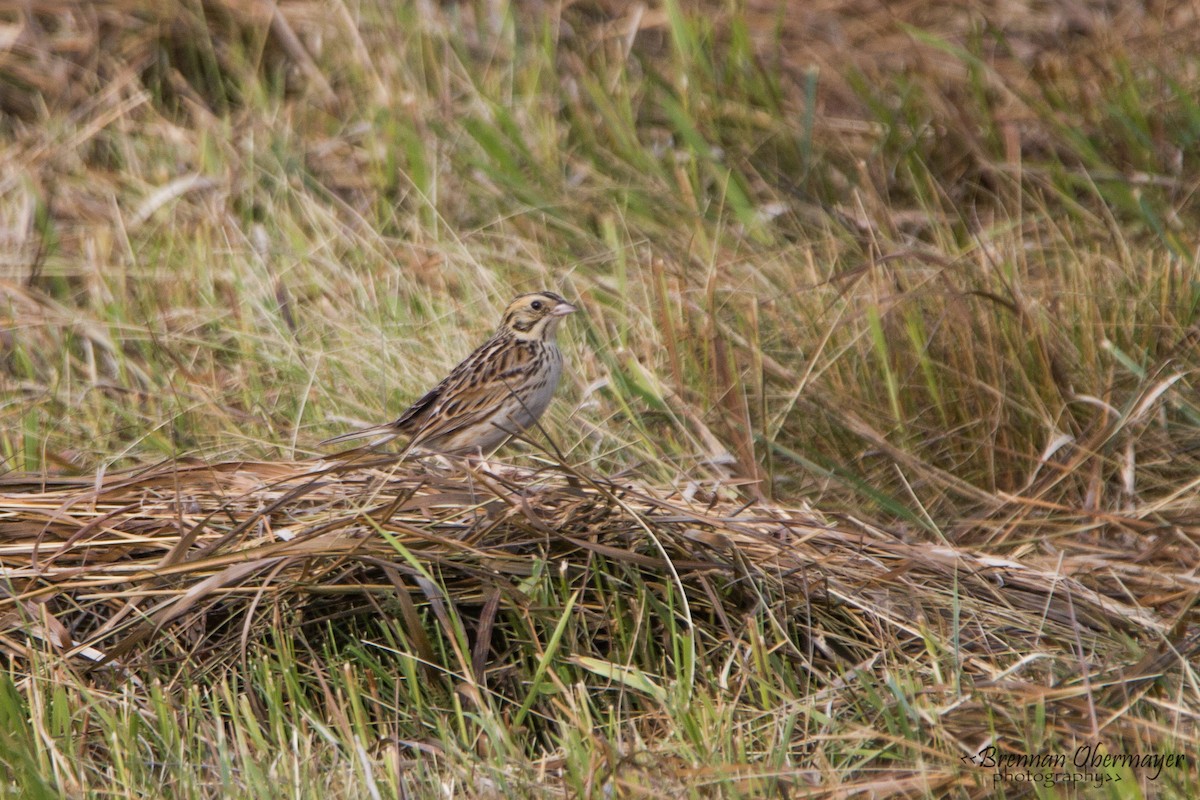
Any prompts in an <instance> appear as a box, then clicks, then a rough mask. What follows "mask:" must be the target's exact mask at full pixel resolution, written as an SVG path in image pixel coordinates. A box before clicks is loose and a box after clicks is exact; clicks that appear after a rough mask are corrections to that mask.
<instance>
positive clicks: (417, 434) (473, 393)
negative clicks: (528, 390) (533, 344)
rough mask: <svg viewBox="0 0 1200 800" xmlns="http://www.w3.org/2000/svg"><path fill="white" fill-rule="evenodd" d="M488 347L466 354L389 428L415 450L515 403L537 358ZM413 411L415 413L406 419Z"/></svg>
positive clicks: (520, 350) (508, 347)
mask: <svg viewBox="0 0 1200 800" xmlns="http://www.w3.org/2000/svg"><path fill="white" fill-rule="evenodd" d="M491 344H493V343H492V342H488V343H487V344H485V345H484V346H483V347H480V348H479V349H478V350H476V351H475V352H474V353H472V354H471V356H470V357H468V358H467V359H466V360H465V361H463V363H461V364H459V365H458V367H456V368H455V369H454V371H453V372H451V373H450V374H449V375H448V376H446V379H445V380H444V381H442V382H441V383H440V384H438V385H437V386H436V387H435V388H434V389H433V390H432V391H430V392H429V394H427V395H426V396H425V397H422V398H421V399H420V400H418V401H417V402H416V403H414V404H413V408H412V409H409V411H406V412H405V413H404V415H403V416H401V417H400V419H398V420H396V423H395V424H396V425H397V426H400V425H403V426H404V428H405V431H404V432H406V433H411V434H412V435H413V438H414V442H415V443H417V444H420V443H421V442H422V441H431V440H433V439H439V438H442V437H445V436H450V435H453V434H455V433H457V432H459V431H461V430H464V429H466V428H470V427H471V426H473V425H479V424H482V423H484V422H486V420H487V419H488V418H489V417H493V416H498V412H499V411H500V410H501V409H502V408H504V407H506V406H507V405H509V404H511V403H519V402H520V400H518V399H517V398H518V397H519V396H520V389H521V387H522V386H524V385H525V383H526V381H527V380H528V376H529V373H530V371H531V370H533V369H536V365H537V357H536V355H535V353H534V352H533V351H531V350H530V349H529V348H525V347H513V346H512V345H511V343H508V344H506V345H504V346H500V345H499V344H497V345H496V346H495V347H489V346H488V345H491ZM418 407H419V409H418ZM414 409H418V410H417V411H416V412H415V413H410V412H413V411H414Z"/></svg>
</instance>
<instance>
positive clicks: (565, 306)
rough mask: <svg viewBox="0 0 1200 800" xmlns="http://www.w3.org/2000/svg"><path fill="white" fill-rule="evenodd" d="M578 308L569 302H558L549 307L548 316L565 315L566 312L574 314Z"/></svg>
mask: <svg viewBox="0 0 1200 800" xmlns="http://www.w3.org/2000/svg"><path fill="white" fill-rule="evenodd" d="M578 310H579V309H577V308H575V306H573V305H571V304H570V303H559V304H558V305H556V306H555V307H554V308H552V309H550V316H552V317H565V316H566V315H567V314H574V313H575V312H576V311H578Z"/></svg>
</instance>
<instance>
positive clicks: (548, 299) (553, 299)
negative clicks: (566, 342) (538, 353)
mask: <svg viewBox="0 0 1200 800" xmlns="http://www.w3.org/2000/svg"><path fill="white" fill-rule="evenodd" d="M575 310H576V309H575V306H573V305H571V304H570V303H568V302H567V301H566V300H564V299H562V298H561V297H559V296H558V295H556V294H555V293H554V292H531V293H529V294H522V295H518V296H517V297H516V298H514V299H513V301H512V302H511V303H509V304H508V308H506V309H505V310H504V320H503V321H502V322H501V323H500V327H501V329H502V330H506V331H508V332H509V333H510V334H512V335H513V336H515V337H516V338H517V339H520V340H529V339H542V340H544V341H554V336H555V334H556V333H558V323H560V322H562V318H563V317H565V316H566V315H567V314H570V313H573V312H574V311H575Z"/></svg>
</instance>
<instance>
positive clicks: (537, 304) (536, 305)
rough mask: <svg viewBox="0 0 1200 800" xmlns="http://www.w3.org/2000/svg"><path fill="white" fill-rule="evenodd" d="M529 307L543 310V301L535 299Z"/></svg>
mask: <svg viewBox="0 0 1200 800" xmlns="http://www.w3.org/2000/svg"><path fill="white" fill-rule="evenodd" d="M529 307H530V308H532V309H533V310H534V311H541V310H542V301H541V300H534V301H533V302H532V303H530V304H529Z"/></svg>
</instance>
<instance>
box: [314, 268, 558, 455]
mask: <svg viewBox="0 0 1200 800" xmlns="http://www.w3.org/2000/svg"><path fill="white" fill-rule="evenodd" d="M576 310H577V309H576V307H575V306H573V305H571V304H570V303H568V302H567V301H566V300H564V299H563V298H562V297H560V296H559V295H557V294H555V293H554V292H548V291H543V292H529V293H527V294H521V295H517V296H516V297H515V298H513V300H512V302H511V303H509V304H508V307H507V308H506V309H505V310H504V316H503V317H502V318H501V320H500V326H499V327H498V328H497V329H496V332H495V333H493V334H492V336H491V338H490V339H488V340H487V341H486V342H484V343H483V344H481V345H480V346H479V347H477V348H475V350H474V352H472V353H471V354H470V355H469V356H467V357H466V358H465V359H463V361H462V362H461V363H459V365H458V366H456V367H455V368H454V369H453V370H451V371H450V374H449V375H447V376H446V377H445V378H443V379H442V381H441V382H440V383H439V384H438V385H437V386H434V387H433V388H432V389H430V390H429V391H428V392H426V393H425V394H424V395H423V396H422V397H421V398H420V399H419V400H417V401H416V402H415V403H413V404H412V405H411V406H409V408H408V409H407V410H406V411H405V412H404V413H403V414H401V415H400V416H399V417H398V418H397V419H396V420H395V421H393V422H388V423H384V424H383V425H376V426H374V427H371V428H364V429H362V430H357V431H350V432H349V433H343V434H341V435H340V436H334V437H333V438H331V439H326V440H325V441H323V442H321V445H322V446H325V445H332V444H339V443H341V442H347V441H351V440H355V439H364V438H369V437H378V438H377V439H376V440H375V441H373V442H371V444H370V445H369V446H370V447H376V446H378V445H380V444H383V443H385V442H388V441H391V440H392V439H395V438H396V437H399V436H408V437H409V442H408V446H407V449H406V450H405V452H406V453H407V452H408V451H410V450H414V449H416V450H427V451H432V452H435V453H441V454H446V455H466V454H479V455H482V454H484V453H489V452H491V451H492V450H494V449H496V448H497V447H499V446H500V445H501V444H502V443H503V442H504V441H505V440H506V439H507V438H508V437H509V436H512V435H513V434H515V433H520V432H521V431H523V430H525V429H526V428H528V427H530V426H531V425H533V424H534V423H535V422H537V421H538V419H539V418H540V417H541V416H542V413H543V412H544V411H545V410H546V407H547V406H548V405H550V398H551V397H552V396H553V395H554V390H555V388H556V387H557V386H558V379H559V377H560V376H561V375H562V366H563V357H562V353H561V352H560V351H559V349H558V340H557V335H558V326H559V324H560V323H561V322H562V321H563V318H564V317H565V316H567V315H568V314H572V313H574V312H575V311H576Z"/></svg>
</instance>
